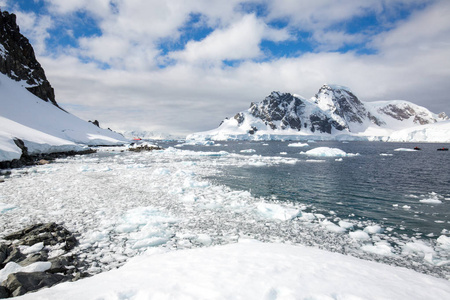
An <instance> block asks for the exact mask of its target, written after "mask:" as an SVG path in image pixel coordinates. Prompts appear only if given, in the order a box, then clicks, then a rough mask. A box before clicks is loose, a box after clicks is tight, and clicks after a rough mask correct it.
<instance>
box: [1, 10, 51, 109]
mask: <svg viewBox="0 0 450 300" xmlns="http://www.w3.org/2000/svg"><path fill="white" fill-rule="evenodd" d="M0 72H1V73H3V74H6V75H7V76H8V77H10V78H12V79H14V80H15V81H22V82H24V86H25V87H26V89H27V90H28V91H30V92H31V93H33V94H34V95H36V96H37V97H39V98H41V99H42V100H44V101H47V102H51V103H53V104H54V105H55V106H57V107H59V106H58V104H57V103H56V100H55V92H54V90H53V88H52V86H51V85H50V83H49V82H48V80H47V77H46V76H45V72H44V69H43V68H42V67H41V65H40V63H39V62H38V61H37V60H36V56H35V53H34V50H33V47H32V46H31V44H30V42H29V41H28V39H27V38H26V37H24V36H23V35H22V34H21V33H20V29H19V26H18V25H17V23H16V16H15V15H14V14H10V13H8V12H6V11H3V12H2V11H0Z"/></svg>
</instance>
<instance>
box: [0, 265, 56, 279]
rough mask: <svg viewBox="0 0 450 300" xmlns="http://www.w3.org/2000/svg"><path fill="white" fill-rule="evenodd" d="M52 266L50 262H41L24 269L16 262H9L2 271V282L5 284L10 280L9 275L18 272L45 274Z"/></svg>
mask: <svg viewBox="0 0 450 300" xmlns="http://www.w3.org/2000/svg"><path fill="white" fill-rule="evenodd" d="M51 266H52V263H51V262H49V261H39V262H35V263H32V264H31V265H28V266H26V267H22V266H20V265H19V264H17V263H15V262H9V263H7V264H6V266H5V267H4V268H3V269H1V270H0V282H3V281H4V280H6V279H7V278H8V275H9V274H13V273H17V272H25V273H33V272H45V271H47V270H48V269H50V267H51Z"/></svg>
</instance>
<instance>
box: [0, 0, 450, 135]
mask: <svg viewBox="0 0 450 300" xmlns="http://www.w3.org/2000/svg"><path fill="white" fill-rule="evenodd" d="M0 8H1V10H7V11H9V12H11V13H15V14H16V15H17V23H18V24H19V27H20V29H21V32H22V33H23V34H24V35H25V36H26V37H28V39H29V40H30V42H31V43H32V45H33V47H34V49H35V52H36V56H37V58H38V60H39V62H40V63H41V65H42V66H43V67H44V69H45V72H46V75H47V78H48V79H49V81H50V83H51V84H52V86H53V87H54V89H55V93H56V100H57V102H58V103H59V104H60V105H61V106H62V107H63V108H65V109H66V110H68V111H69V112H71V113H73V114H75V115H77V116H78V117H80V118H82V119H85V120H93V119H97V120H99V122H100V125H101V126H102V127H110V128H112V129H114V130H117V131H123V130H147V131H155V132H164V133H171V134H175V135H186V134H189V133H193V132H198V131H205V130H210V129H214V128H216V127H218V125H219V124H220V122H221V121H222V120H223V119H224V118H225V117H232V116H234V115H235V114H236V113H237V112H239V111H243V110H246V109H247V108H248V107H249V106H250V103H251V102H259V101H262V100H263V99H264V98H265V97H266V96H267V95H269V94H270V93H271V92H272V91H281V92H290V93H294V94H298V95H301V96H303V97H305V98H310V97H312V96H314V95H315V93H317V91H318V90H319V88H320V87H321V86H322V85H323V84H325V83H329V84H338V85H344V86H347V87H349V88H350V89H351V90H352V91H353V92H354V94H355V95H356V96H357V97H358V98H359V99H360V100H362V101H376V100H394V99H402V100H408V101H411V102H413V103H415V104H418V105H422V106H425V107H426V108H428V109H430V110H431V111H432V112H435V113H439V112H442V111H445V112H446V113H447V114H449V113H450V97H449V93H448V85H449V83H450V59H449V57H450V18H448V16H449V15H450V1H448V0H365V1H360V0H316V1H309V0H276V1H275V0H249V1H241V0H227V1H223V0H190V1H185V0H164V1H162V0H0Z"/></svg>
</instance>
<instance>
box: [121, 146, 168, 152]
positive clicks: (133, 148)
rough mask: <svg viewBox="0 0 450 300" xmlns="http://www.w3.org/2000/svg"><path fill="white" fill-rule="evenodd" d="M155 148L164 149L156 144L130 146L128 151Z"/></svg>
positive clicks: (151, 149)
mask: <svg viewBox="0 0 450 300" xmlns="http://www.w3.org/2000/svg"><path fill="white" fill-rule="evenodd" d="M153 150H162V148H161V147H158V146H154V145H138V146H135V147H130V148H129V149H128V151H132V152H142V151H153Z"/></svg>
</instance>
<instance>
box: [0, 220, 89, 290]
mask: <svg viewBox="0 0 450 300" xmlns="http://www.w3.org/2000/svg"><path fill="white" fill-rule="evenodd" d="M3 239H4V240H5V241H6V243H0V269H3V268H4V267H5V266H6V265H7V264H8V263H16V264H19V265H20V266H22V267H25V266H28V265H31V264H33V263H35V262H50V267H49V268H48V269H47V270H46V271H44V272H30V273H26V272H16V273H12V274H9V276H8V278H7V279H6V280H4V281H3V282H2V283H1V284H0V299H1V298H8V297H15V296H20V295H23V294H25V293H28V292H32V291H37V290H39V289H41V288H43V287H51V286H53V285H55V284H58V283H61V282H65V281H75V280H77V279H80V278H82V277H86V276H88V275H87V274H86V273H84V272H83V271H82V270H85V269H86V268H87V264H86V263H85V262H84V261H82V260H80V258H79V257H78V256H76V255H74V254H71V253H70V250H72V249H73V248H74V247H75V246H76V245H77V240H76V238H75V236H74V234H73V233H71V232H70V231H68V230H67V229H66V228H64V227H63V226H61V225H58V224H56V223H47V224H35V225H32V226H29V227H26V228H24V229H22V230H20V231H17V232H14V233H11V234H8V235H6V236H4V237H3ZM37 243H42V245H40V247H42V249H40V250H39V251H35V252H33V253H29V254H24V253H22V252H21V251H20V246H21V245H26V246H33V245H36V244H37ZM45 246H53V247H56V248H57V249H60V250H63V253H62V254H61V255H59V256H56V257H52V258H49V250H48V248H46V247H45ZM40 247H38V248H37V249H36V250H38V249H39V248H40Z"/></svg>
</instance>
